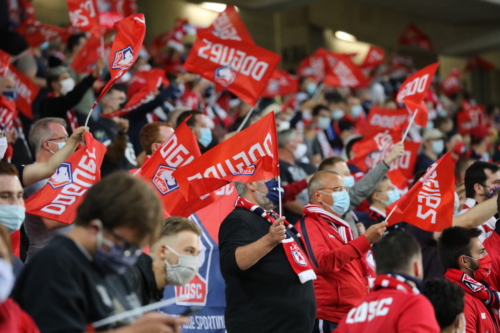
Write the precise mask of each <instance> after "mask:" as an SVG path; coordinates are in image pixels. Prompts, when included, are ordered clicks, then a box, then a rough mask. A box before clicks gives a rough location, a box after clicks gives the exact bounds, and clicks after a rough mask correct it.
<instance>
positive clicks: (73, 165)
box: [24, 133, 106, 224]
mask: <svg viewBox="0 0 500 333" xmlns="http://www.w3.org/2000/svg"><path fill="white" fill-rule="evenodd" d="M84 136H85V142H86V145H85V146H84V147H82V148H80V149H78V150H77V151H76V152H75V153H73V154H72V155H71V156H70V157H69V158H68V159H67V160H66V161H65V162H64V163H62V164H61V165H60V166H59V167H58V168H57V170H56V172H55V173H54V174H53V175H52V177H51V178H50V179H49V181H48V182H47V184H46V185H45V186H44V187H43V188H42V189H41V190H39V191H38V192H36V193H35V194H34V195H32V196H31V197H29V198H28V199H26V200H25V201H24V203H25V204H26V213H29V214H33V215H36V216H40V217H45V218H48V219H51V220H54V221H58V222H62V223H66V224H71V223H73V222H74V221H75V217H76V209H77V208H78V206H79V205H80V203H81V202H82V200H83V198H84V197H85V193H86V192H87V191H88V189H89V188H90V187H91V186H92V185H94V184H95V183H96V182H98V181H99V180H100V179H101V164H102V160H103V158H104V154H105V153H106V147H105V146H104V145H103V144H102V143H100V142H99V141H97V140H96V139H94V138H93V137H92V134H90V133H85V134H84Z"/></svg>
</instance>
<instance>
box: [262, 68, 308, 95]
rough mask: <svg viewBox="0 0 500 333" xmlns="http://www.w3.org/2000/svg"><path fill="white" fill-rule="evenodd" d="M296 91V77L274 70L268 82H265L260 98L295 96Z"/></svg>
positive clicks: (297, 86)
mask: <svg viewBox="0 0 500 333" xmlns="http://www.w3.org/2000/svg"><path fill="white" fill-rule="evenodd" d="M298 90H299V80H298V79H297V77H296V76H294V75H292V74H290V73H288V72H287V71H285V70H282V69H279V68H276V69H275V70H274V72H273V75H272V76H271V78H270V79H269V81H267V85H266V89H264V91H263V92H262V97H268V98H273V97H276V96H284V95H288V94H295V93H296V92H297V91H298Z"/></svg>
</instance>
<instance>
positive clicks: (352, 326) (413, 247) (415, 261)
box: [335, 231, 440, 333]
mask: <svg viewBox="0 0 500 333" xmlns="http://www.w3.org/2000/svg"><path fill="white" fill-rule="evenodd" d="M373 252H374V255H375V258H376V261H377V278H376V279H375V282H374V288H373V292H372V293H370V294H368V295H366V296H365V297H364V298H363V299H362V301H361V303H358V304H357V305H356V307H354V308H352V309H351V310H350V311H349V314H348V315H347V317H346V318H345V319H343V320H342V322H341V323H340V325H339V328H338V329H337V330H336V331H335V332H336V333H337V332H338V333H345V332H353V333H354V332H355V333H368V332H370V333H378V332H379V333H398V332H415V333H417V332H421V333H430V332H434V333H438V332H440V328H439V324H438V322H437V321H436V317H435V315H434V309H433V308H432V304H431V303H430V302H429V300H428V299H427V298H425V297H424V296H423V295H421V294H420V289H422V281H421V279H422V277H423V269H422V255H421V253H420V246H419V245H418V243H417V241H416V240H415V238H413V237H412V236H411V235H408V234H405V233H403V232H399V231H392V232H389V234H387V235H386V236H384V237H383V238H382V239H381V240H380V242H379V243H377V244H376V246H374V248H373ZM375 309H376V311H374V310H375Z"/></svg>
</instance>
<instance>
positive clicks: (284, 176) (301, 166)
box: [278, 129, 316, 224]
mask: <svg viewBox="0 0 500 333" xmlns="http://www.w3.org/2000/svg"><path fill="white" fill-rule="evenodd" d="M306 151H307V146H306V145H305V144H304V142H303V138H302V135H300V134H299V133H298V132H297V131H295V130H293V129H289V130H286V131H281V132H279V133H278V155H279V159H280V175H281V182H282V183H283V185H288V184H291V183H293V182H296V181H299V180H302V179H304V178H306V177H307V176H308V175H310V174H313V173H314V172H315V171H316V168H315V167H314V166H313V165H311V164H309V163H304V162H301V159H302V157H304V155H305V154H306ZM307 201H308V197H307V191H306V190H305V189H304V190H303V191H302V192H301V193H299V194H298V195H297V199H296V200H294V201H288V202H286V203H285V204H284V208H285V209H284V214H285V216H286V217H287V221H288V222H290V223H292V224H294V223H295V222H297V221H298V220H299V219H300V216H301V214H302V209H303V208H304V205H306V204H307Z"/></svg>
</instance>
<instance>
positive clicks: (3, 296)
mask: <svg viewBox="0 0 500 333" xmlns="http://www.w3.org/2000/svg"><path fill="white" fill-rule="evenodd" d="M15 281H16V277H15V276H14V271H13V270H12V265H11V264H10V263H9V262H7V261H6V260H5V259H2V258H0V304H2V303H3V302H5V300H7V298H9V295H10V292H11V291H12V288H13V287H14V282H15Z"/></svg>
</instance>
